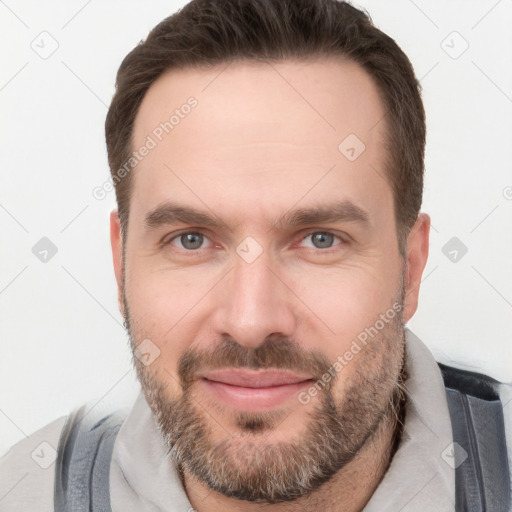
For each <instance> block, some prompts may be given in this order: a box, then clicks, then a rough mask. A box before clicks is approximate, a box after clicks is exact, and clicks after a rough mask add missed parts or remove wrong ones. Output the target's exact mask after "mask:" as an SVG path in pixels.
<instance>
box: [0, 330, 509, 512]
mask: <svg viewBox="0 0 512 512" xmlns="http://www.w3.org/2000/svg"><path fill="white" fill-rule="evenodd" d="M406 351H407V360H406V361H407V362H406V364H407V370H408V374H409V377H408V379H407V381H406V390H407V406H406V417H405V427H404V432H403V434H402V438H401V441H400V444H399V447H398V450H397V451H396V453H395V455H394V457H393V460H392V461H391V464H390V466H389V468H388V470H387V472H386V474H385V475H384V477H383V479H382V481H381V482H380V484H379V486H378V487H377V489H376V491H375V492H374V494H373V496H372V497H371V499H370V501H369V502H368V503H367V505H366V507H365V508H364V512H377V511H378V512H385V511H389V512H397V511H401V512H413V511H418V512H420V511H421V512H428V511H435V512H444V511H446V512H449V511H453V510H454V503H455V471H454V457H453V453H454V451H453V450H454V446H453V438H452V431H451V422H450V416H449V411H448V405H447V401H446V394H445V388H444V384H443V379H442V376H441V373H440V370H439V368H438V365H437V363H436V361H435V359H434V358H433V356H432V354H431V353H430V351H429V350H428V349H427V347H426V346H425V345H424V344H423V343H422V342H421V341H420V340H419V339H418V338H417V337H416V336H415V335H414V334H413V333H411V332H410V331H409V330H406ZM506 392H507V393H508V394H509V398H508V399H507V401H508V400H509V399H510V398H512V394H511V393H510V388H507V390H506ZM502 400H503V397H502ZM126 412H127V417H126V420H125V421H124V423H123V425H122V426H121V429H120V430H119V433H118V435H117V438H116V441H115V444H114V450H113V455H112V461H111V466H110V493H111V505H112V510H113V512H130V511H142V510H143V511H148V512H164V511H180V512H187V511H192V510H193V508H192V505H191V504H190V502H189V500H188V497H187V494H186V492H185V489H184V488H183V486H182V484H181V480H180V478H179V476H178V473H177V470H176V468H175V467H174V465H173V463H172V462H171V460H170V459H169V456H168V455H167V449H166V446H165V444H164V441H163V439H162V437H161V435H160V433H159V430H158V428H157V424H156V422H155V419H154V417H153V415H152V412H151V410H150V408H149V406H148V404H147V402H146V400H145V398H144V395H143V394H142V392H140V393H139V395H138V396H137V398H136V400H135V402H134V404H133V406H132V407H131V409H129V410H127V411H126ZM65 420H66V417H65V416H64V417H62V418H59V419H58V420H55V421H54V422H53V423H51V424H49V425H47V426H46V427H44V428H43V429H40V430H38V431H37V432H35V433H34V434H32V435H31V436H29V437H28V438H27V439H24V440H22V441H20V442H19V443H18V444H16V445H15V446H14V447H13V448H12V449H11V450H10V451H9V452H8V453H7V454H6V455H4V456H3V457H2V458H1V459H0V511H2V512H11V511H12V512H14V511H16V512H21V511H27V512H28V511H30V512H32V511H33V510H38V511H48V512H50V511H52V510H53V472H54V464H50V465H48V466H47V467H46V468H45V467H42V466H44V465H45V464H42V465H41V462H42V461H44V459H45V457H46V458H47V460H48V462H49V461H51V457H50V458H48V453H50V455H51V453H52V452H51V449H55V448H56V447H57V445H58V439H59V435H60V431H61V429H62V427H63V426H64V423H65ZM506 421H507V423H506V427H507V429H508V432H507V435H509V434H510V427H511V425H510V417H509V418H508V419H507V420H506ZM509 442H510V437H509ZM45 443H46V444H45ZM45 454H46V455H45ZM38 455H39V456H40V457H39V460H38Z"/></svg>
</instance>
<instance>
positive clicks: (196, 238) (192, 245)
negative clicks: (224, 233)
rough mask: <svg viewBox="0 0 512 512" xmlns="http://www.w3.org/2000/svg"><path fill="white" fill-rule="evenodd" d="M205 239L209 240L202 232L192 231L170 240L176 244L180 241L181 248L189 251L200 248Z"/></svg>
mask: <svg viewBox="0 0 512 512" xmlns="http://www.w3.org/2000/svg"><path fill="white" fill-rule="evenodd" d="M205 240H207V238H206V237H205V236H204V235H202V234H201V233H195V232H190V233H183V234H181V235H178V236H177V237H175V238H173V239H172V240H170V241H169V243H171V244H173V245H176V243H175V242H177V241H179V243H180V245H181V248H183V249H186V250H188V251H193V250H196V249H200V248H201V246H202V245H203V242H204V241H205Z"/></svg>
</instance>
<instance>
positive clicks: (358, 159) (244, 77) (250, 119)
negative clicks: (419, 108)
mask: <svg viewBox="0 0 512 512" xmlns="http://www.w3.org/2000/svg"><path fill="white" fill-rule="evenodd" d="M384 114H385V111H384V108H383V105H382V102H381V100H380V96H379V93H378V90H377V88H376V86H375V85H374V83H373V81H372V79H371V77H370V76H369V75H368V74H367V73H366V72H365V71H364V70H363V69H362V68H361V67H360V66H359V65H358V64H356V63H354V62H351V61H347V60H343V59H332V58H330V59H324V60H308V61H279V62H273V63H263V62H252V61H240V62H233V63H230V64H227V63H224V64H220V65H217V66H214V67H211V68H209V69H206V68H186V69H175V70H170V71H168V72H166V73H165V74H164V75H162V76H161V77H160V78H159V79H158V80H157V81H156V82H155V83H154V84H153V85H152V86H151V87H150V88H149V90H148V92H147V93H146V96H145V97H144V100H143V102H142V104H141V106H140V108H139V111H138V114H137V116H136V121H135V127H134V133H133V149H134V150H137V149H138V148H140V147H142V146H144V145H148V141H149V140H150V139H151V141H152V143H151V146H152V148H151V149H150V151H147V152H146V153H147V154H146V156H144V158H143V159H141V161H140V162H139V163H138V164H137V166H136V171H135V172H134V173H133V179H134V187H133V190H134V197H135V199H136V200H141V201H143V202H145V203H147V204H146V206H147V207H148V208H149V207H151V206H154V205H155V204H158V203H159V202H162V201H165V200H168V199H169V197H168V196H169V194H172V193H176V194H180V193H181V192H183V193H187V194H188V196H189V198H190V199H191V200H194V201H195V202H197V199H201V198H205V197H207V196H210V195H211V194H212V191H215V192H216V196H217V197H218V195H219V194H221V195H225V197H226V199H229V190H230V191H232V195H233V197H235V196H236V197H237V198H240V197H242V198H243V196H244V195H245V196H247V202H246V203H245V204H246V206H247V207H249V203H250V200H251V197H249V196H250V195H251V191H255V190H259V191H260V192H263V191H266V192H265V197H267V198H268V200H269V204H270V203H272V204H274V205H275V204H277V203H279V201H282V199H283V194H288V195H289V196H290V201H292V200H294V201H296V200H297V199H299V196H300V194H301V192H304V193H305V192H307V188H308V187H312V186H315V189H316V192H317V193H321V191H322V189H324V191H325V192H329V193H331V194H336V188H334V187H337V188H339V187H341V188H340V189H339V192H340V193H342V192H343V190H346V191H347V192H350V191H352V193H355V194H356V195H357V193H358V192H364V191H365V190H366V192H367V193H371V195H373V196H375V195H377V196H379V195H380V196H383V195H384V196H386V198H385V199H386V200H389V196H390V187H389V185H388V184H387V182H386V181H385V179H383V176H384V169H383V162H384V149H383V144H382V143H383V139H384V136H385V129H386V128H385V123H384ZM333 168H334V172H328V171H329V170H330V169H333ZM325 176H326V177H325ZM323 177H325V179H324V178H323ZM320 181H321V182H322V183H321V184H320V185H318V186H317V185H314V184H315V183H320ZM186 189H188V192H186ZM342 189H343V190H342ZM280 194H281V195H280ZM194 195H195V196H196V197H195V199H194V197H193V196H194ZM260 196H261V194H260ZM260 199H261V197H260ZM374 200H375V197H374ZM240 202H241V203H242V204H243V199H240ZM150 203H151V204H150ZM259 207H260V208H264V207H265V206H264V205H262V203H261V201H260V202H259ZM141 213H142V212H141Z"/></svg>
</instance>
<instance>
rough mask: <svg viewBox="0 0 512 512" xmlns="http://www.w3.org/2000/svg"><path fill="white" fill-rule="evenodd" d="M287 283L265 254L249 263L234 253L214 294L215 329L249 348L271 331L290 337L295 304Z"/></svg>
mask: <svg viewBox="0 0 512 512" xmlns="http://www.w3.org/2000/svg"><path fill="white" fill-rule="evenodd" d="M288 286H289V285H288V283H286V282H284V280H283V279H282V278H281V277H280V276H279V275H278V272H277V270H276V269H273V268H272V261H271V260H270V258H267V257H266V256H265V253H263V254H262V255H261V256H260V257H259V258H258V259H256V261H253V262H251V263H248V262H246V261H244V260H243V259H242V258H241V257H238V256H235V262H234V267H233V268H232V270H231V272H229V273H228V275H227V276H226V278H225V279H223V281H222V284H221V286H220V289H219V290H218V291H217V296H216V297H215V299H216V300H215V303H216V306H215V307H216V309H215V313H214V315H213V323H214V325H213V327H214V330H215V332H216V333H218V334H220V335H229V336H231V337H232V338H233V339H234V340H236V341H237V342H238V343H239V344H240V345H244V346H246V347H253V348H254V347H257V346H258V345H260V344H261V343H263V341H264V340H265V338H266V337H267V336H270V335H271V334H281V335H284V336H286V337H291V336H292V335H293V334H294V331H295V328H296V315H295V311H294V307H296V304H294V300H293V298H294V296H293V292H292V291H291V290H290V288H288ZM295 302H296V301H295Z"/></svg>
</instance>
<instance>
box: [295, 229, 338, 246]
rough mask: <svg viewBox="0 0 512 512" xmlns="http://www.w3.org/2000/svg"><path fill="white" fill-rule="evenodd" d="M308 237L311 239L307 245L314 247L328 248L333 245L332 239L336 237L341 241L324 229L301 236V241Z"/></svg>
mask: <svg viewBox="0 0 512 512" xmlns="http://www.w3.org/2000/svg"><path fill="white" fill-rule="evenodd" d="M308 239H310V240H311V245H308V246H307V247H312V248H314V249H330V248H331V247H332V246H333V245H334V241H335V240H336V239H337V240H340V241H341V239H340V238H339V237H338V236H336V235H333V234H332V233H329V232H326V231H316V232H314V233H310V234H309V235H307V236H306V237H304V238H303V241H305V240H308Z"/></svg>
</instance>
